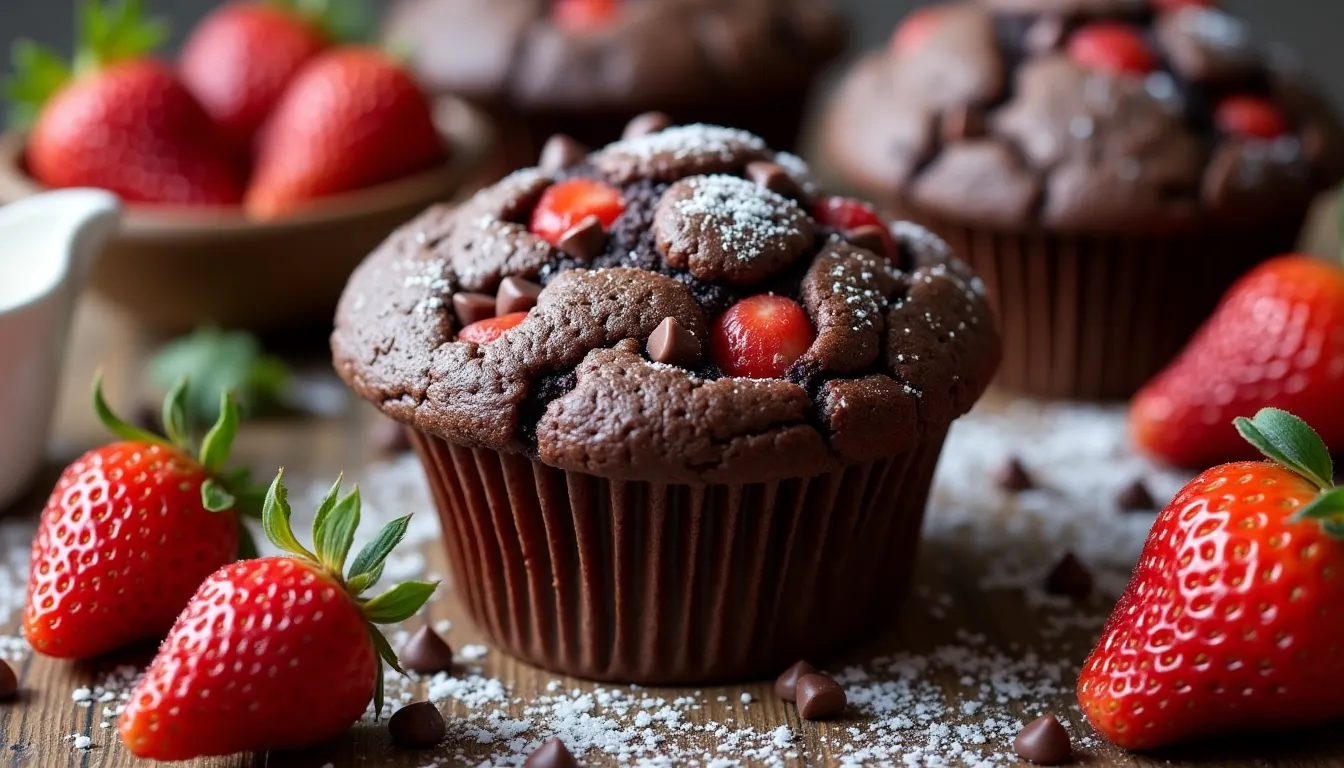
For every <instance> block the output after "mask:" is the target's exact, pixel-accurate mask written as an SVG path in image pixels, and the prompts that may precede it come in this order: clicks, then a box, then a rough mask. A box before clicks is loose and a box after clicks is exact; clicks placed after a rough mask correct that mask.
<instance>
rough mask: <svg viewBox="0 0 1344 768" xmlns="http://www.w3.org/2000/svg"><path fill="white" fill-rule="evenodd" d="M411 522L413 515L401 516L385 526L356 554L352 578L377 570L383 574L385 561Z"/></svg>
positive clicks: (351, 573) (351, 572) (351, 570)
mask: <svg viewBox="0 0 1344 768" xmlns="http://www.w3.org/2000/svg"><path fill="white" fill-rule="evenodd" d="M410 524H411V516H410V515H407V516H405V517H399V518H397V519H396V520H393V521H392V522H390V523H388V524H387V525H385V526H383V529H382V530H381V531H379V532H378V535H377V536H374V537H373V541H370V542H369V543H368V544H365V545H364V548H363V549H361V550H360V551H359V554H358V555H355V562H354V564H353V565H351V566H350V578H352V579H353V578H355V577H356V576H360V575H363V574H366V573H372V572H374V571H375V570H377V572H378V573H379V574H380V575H381V573H382V570H383V563H384V561H386V560H387V556H388V555H390V554H392V550H393V549H396V547H397V545H398V544H400V543H401V540H402V539H403V538H405V537H406V529H407V527H409V526H410Z"/></svg>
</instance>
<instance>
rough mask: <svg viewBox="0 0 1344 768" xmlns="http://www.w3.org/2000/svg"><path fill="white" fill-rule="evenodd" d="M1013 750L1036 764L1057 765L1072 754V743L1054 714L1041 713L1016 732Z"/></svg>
mask: <svg viewBox="0 0 1344 768" xmlns="http://www.w3.org/2000/svg"><path fill="white" fill-rule="evenodd" d="M1013 751H1014V752H1016V753H1017V756H1018V757H1020V758H1022V759H1023V760H1026V761H1028V762H1032V763H1035V764H1037V765H1059V764H1060V763H1063V762H1066V761H1068V759H1069V758H1070V757H1072V756H1073V743H1072V742H1071V741H1070V740H1069V732H1068V731H1067V730H1065V729H1064V726H1062V725H1060V724H1059V720H1058V719H1056V718H1055V716H1054V715H1041V716H1040V717H1038V718H1036V719H1035V720H1032V721H1031V722H1030V723H1027V725H1026V726H1025V727H1024V728H1023V729H1022V730H1021V731H1019V732H1018V734H1017V737H1016V738H1015V739H1013Z"/></svg>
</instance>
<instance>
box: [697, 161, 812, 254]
mask: <svg viewBox="0 0 1344 768" xmlns="http://www.w3.org/2000/svg"><path fill="white" fill-rule="evenodd" d="M685 183H686V184H687V185H689V186H690V188H691V190H692V193H691V195H690V196H689V197H687V198H685V199H683V200H680V201H678V202H677V205H676V207H677V210H678V211H680V212H681V213H682V214H683V215H685V216H688V217H697V218H698V220H699V222H698V223H699V226H700V228H701V229H702V230H704V231H705V232H713V233H715V235H716V236H717V238H718V240H719V242H721V243H722V244H723V246H724V248H725V249H726V250H728V251H730V252H734V253H736V255H737V257H738V258H739V259H742V260H744V261H746V260H750V259H754V258H757V257H758V256H760V255H761V253H762V251H763V249H764V247H765V245H766V244H767V243H768V242H769V241H770V240H773V239H778V238H784V237H788V236H790V235H792V234H793V232H794V226H793V224H792V223H791V221H790V212H791V211H793V210H796V206H795V205H794V204H793V203H792V202H790V201H789V200H787V199H785V198H784V197H783V196H781V195H779V194H777V193H775V192H771V191H770V190H768V189H761V188H760V187H758V186H756V185H755V184H753V183H751V182H750V181H747V180H745V179H739V178H737V177H736V176H724V175H714V176H693V177H691V178H689V179H687V180H686V181H685Z"/></svg>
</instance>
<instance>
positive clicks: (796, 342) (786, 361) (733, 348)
mask: <svg viewBox="0 0 1344 768" xmlns="http://www.w3.org/2000/svg"><path fill="white" fill-rule="evenodd" d="M816 337H817V333H816V331H815V330H813V328H812V321H810V320H808V319H807V313H806V312H804V311H803V308H802V307H800V306H798V303H797V302H796V301H793V300H792V299H788V298H785V297H783V296H776V295H775V294H773V293H763V294H759V295H756V296H750V297H748V298H745V299H743V300H742V301H739V302H737V303H736V304H734V305H733V306H731V307H729V308H728V311H727V312H724V313H723V314H722V315H720V316H719V319H718V320H717V321H716V322H715V323H714V328H713V332H712V333H711V334H710V339H709V343H710V350H711V352H712V353H713V356H714V362H715V363H717V364H718V366H719V368H721V369H723V372H724V373H725V374H727V375H729V376H742V377H746V378H749V379H775V378H779V377H781V376H783V375H784V372H785V371H787V370H788V369H789V366H791V365H793V363H794V361H796V360H797V359H798V358H800V357H802V356H803V353H804V352H806V351H807V349H808V347H810V346H812V341H813V340H814V339H816Z"/></svg>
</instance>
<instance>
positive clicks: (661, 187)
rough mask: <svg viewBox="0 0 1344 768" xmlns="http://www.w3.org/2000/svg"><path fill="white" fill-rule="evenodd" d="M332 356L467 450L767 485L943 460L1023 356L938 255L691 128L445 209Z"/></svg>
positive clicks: (390, 408)
mask: <svg viewBox="0 0 1344 768" xmlns="http://www.w3.org/2000/svg"><path fill="white" fill-rule="evenodd" d="M634 123H636V124H639V123H640V118H636V119H635V121H634ZM332 349H333V353H334V358H335V364H336V369H337V371H338V372H339V373H340V375H341V377H342V378H343V379H345V381H346V382H347V383H348V384H349V385H350V386H351V387H352V388H353V389H355V390H356V391H357V392H359V394H361V395H362V396H363V397H365V398H367V399H369V400H371V401H372V402H374V403H376V404H378V405H379V406H380V407H381V408H382V410H383V411H384V412H385V413H387V414H388V415H390V416H392V417H393V418H396V419H398V420H400V421H402V422H405V423H407V424H411V425H414V426H415V427H417V428H419V429H421V430H424V431H426V432H429V433H432V434H435V435H438V436H440V437H443V438H445V439H447V440H449V441H451V442H454V443H458V444H463V445H468V446H481V447H488V448H492V449H495V450H500V451H505V452H519V453H527V454H529V455H531V456H534V457H536V458H539V459H540V460H541V461H542V462H544V463H546V464H549V465H552V466H556V467H560V468H562V469H566V470H574V471H582V472H587V473H591V474H596V475H601V476H605V477H613V478H621V479H640V480H648V481H653V482H728V481H731V482H752V481H763V480H766V479H778V478H784V477H797V476H811V475H815V474H818V473H820V472H823V471H826V470H828V469H831V468H835V467H840V466H844V465H847V464H853V463H858V462H863V461H870V460H876V459H881V458H886V457H892V456H897V455H900V454H903V453H906V452H908V451H911V450H912V449H915V448H918V447H920V445H921V441H936V440H939V439H940V438H941V435H942V434H943V432H944V431H945V430H946V429H947V427H948V425H949V423H950V422H951V421H952V420H953V419H954V418H956V417H957V416H959V415H961V414H962V413H964V412H965V411H966V410H968V409H969V408H970V407H971V405H972V404H974V402H975V401H976V399H978V398H979V396H980V395H981V394H982V392H983V391H984V389H985V387H986V386H987V385H988V383H989V380H990V378H991V376H992V375H993V373H994V371H995V369H996V367H997V365H998V360H999V337H998V333H997V331H996V329H995V326H994V321H993V319H992V316H991V314H990V310H989V307H988V305H987V304H986V301H985V296H984V291H983V287H982V285H981V283H980V281H979V280H978V279H977V278H976V277H974V276H973V275H972V274H971V273H970V272H969V271H968V268H967V267H966V266H965V265H964V264H963V263H962V262H960V261H958V260H957V259H956V258H954V257H953V255H952V254H951V253H950V252H949V250H948V248H947V246H946V245H945V244H944V243H943V242H942V241H941V240H939V239H938V238H937V237H935V236H933V235H931V234H929V233H928V232H927V231H925V230H923V229H921V228H919V227H917V226H914V225H911V224H908V223H902V222H895V223H889V222H886V221H884V220H882V219H880V218H879V217H878V216H877V214H876V213H874V212H873V209H872V208H870V207H868V206H866V205H864V204H863V203H860V202H859V201H857V200H853V199H851V198H840V197H832V196H827V195H824V194H821V193H820V192H819V191H818V190H817V189H816V186H815V184H814V182H813V181H812V179H811V178H810V176H809V174H808V169H807V167H806V166H805V165H804V164H803V163H802V161H801V160H799V159H798V158H797V157H794V156H793V155H789V154H786V153H779V152H774V151H772V150H770V149H769V148H768V147H766V146H765V144H764V142H762V141H761V140H760V139H759V138H757V137H756V136H754V135H752V134H750V133H745V132H743V131H739V130H734V129H729V128H720V127H715V126H707V125H689V126H680V127H671V128H667V129H664V130H661V131H657V132H651V133H647V134H643V135H638V136H635V137H633V138H628V139H626V140H623V141H620V142H617V143H615V144H611V145H609V146H607V147H606V148H604V149H601V150H599V151H596V152H592V153H588V152H586V151H585V150H584V149H582V148H580V147H578V146H577V145H575V144H574V143H573V142H572V141H571V140H568V139H565V138H564V137H555V138H553V139H551V141H550V143H549V144H548V145H547V147H546V150H545V151H544V152H543V157H542V164H541V166H540V167H538V168H530V169H526V170H522V171H518V172H516V173H514V174H512V175H510V176H508V177H507V178H505V179H504V180H502V181H500V182H499V183H497V184H495V185H494V186H492V187H489V188H487V189H484V190H482V191H481V192H479V193H477V194H476V196H475V197H473V198H472V199H471V200H469V201H468V202H466V203H464V204H462V205H461V206H458V207H452V206H449V205H440V206H437V207H435V208H432V209H430V210H429V211H426V212H425V213H424V214H422V215H421V216H420V217H419V218H417V219H415V220H414V221H412V222H410V223H409V224H406V225H405V226H403V227H402V228H401V229H400V230H398V231H397V232H395V233H394V234H393V235H392V236H391V237H389V238H388V240H387V241H386V242H385V243H383V245H382V246H380V247H379V248H378V250H377V251H375V252H374V253H373V254H372V255H371V256H370V257H369V258H368V259H367V260H366V261H365V262H364V264H363V265H361V266H360V268H359V269H358V270H357V271H356V272H355V274H354V275H353V277H352V278H351V280H350V283H349V285H348V286H347V287H346V291H345V294H344V296H343V297H342V299H341V303H340V307H339V310H338V312H337V318H336V330H335V332H334V333H333V335H332ZM933 447H934V449H936V445H934V446H933Z"/></svg>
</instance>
